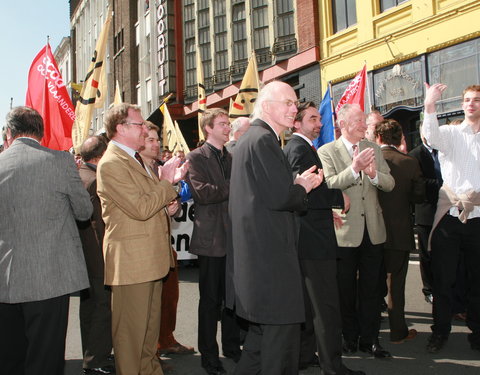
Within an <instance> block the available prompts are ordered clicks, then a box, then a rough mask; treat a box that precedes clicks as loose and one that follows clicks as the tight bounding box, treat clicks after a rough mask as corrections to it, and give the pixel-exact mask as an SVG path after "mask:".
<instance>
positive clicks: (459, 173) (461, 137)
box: [422, 83, 480, 353]
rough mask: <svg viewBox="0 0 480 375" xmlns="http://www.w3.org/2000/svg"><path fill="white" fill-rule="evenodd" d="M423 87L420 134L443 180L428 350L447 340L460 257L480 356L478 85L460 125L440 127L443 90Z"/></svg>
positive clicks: (467, 94)
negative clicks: (432, 151)
mask: <svg viewBox="0 0 480 375" xmlns="http://www.w3.org/2000/svg"><path fill="white" fill-rule="evenodd" d="M425 87H426V95H425V103H424V105H425V118H424V122H423V128H422V132H423V135H424V136H425V138H426V140H427V141H428V143H429V144H430V145H431V146H432V147H433V148H435V149H437V150H438V151H439V160H440V168H441V172H442V177H443V186H442V187H441V189H440V192H439V198H438V205H437V212H436V214H435V220H434V223H433V229H432V234H431V242H430V246H431V250H432V253H431V254H432V274H433V283H434V290H433V320H434V324H433V326H432V331H433V333H432V335H431V336H430V339H429V342H428V345H427V350H428V351H429V352H430V353H436V352H438V351H439V350H440V349H442V347H443V346H444V345H445V342H446V341H447V339H448V335H449V333H450V330H451V318H452V291H453V286H454V284H455V280H456V272H457V264H458V261H459V257H460V255H461V253H462V252H463V253H464V255H465V263H466V266H467V274H468V278H469V279H468V285H469V298H468V306H467V326H468V327H469V328H470V329H471V330H472V333H471V334H470V335H469V337H468V339H469V341H470V345H471V347H472V349H474V350H480V273H479V272H478V270H479V269H480V168H479V162H480V133H479V130H480V85H474V86H468V87H467V88H466V89H465V90H464V92H463V104H462V108H463V110H464V112H465V120H464V121H463V123H462V124H461V125H458V126H441V127H440V126H439V125H438V120H437V116H436V112H435V104H436V102H437V101H438V100H439V99H440V97H441V95H442V93H443V91H445V89H446V88H447V86H445V85H443V84H440V83H437V84H434V85H432V86H430V85H428V84H425Z"/></svg>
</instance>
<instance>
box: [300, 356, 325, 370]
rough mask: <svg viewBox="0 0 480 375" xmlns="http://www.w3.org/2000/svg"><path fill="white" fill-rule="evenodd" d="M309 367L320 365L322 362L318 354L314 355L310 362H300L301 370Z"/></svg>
mask: <svg viewBox="0 0 480 375" xmlns="http://www.w3.org/2000/svg"><path fill="white" fill-rule="evenodd" d="M309 367H320V362H319V359H318V356H317V355H316V354H314V355H313V357H312V359H311V360H310V361H309V362H303V363H300V365H299V366H298V369H299V370H306V369H307V368H309Z"/></svg>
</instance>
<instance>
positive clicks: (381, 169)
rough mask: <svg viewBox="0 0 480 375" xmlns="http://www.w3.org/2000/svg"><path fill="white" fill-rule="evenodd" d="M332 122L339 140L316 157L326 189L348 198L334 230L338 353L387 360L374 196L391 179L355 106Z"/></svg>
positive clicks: (381, 227)
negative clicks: (339, 334)
mask: <svg viewBox="0 0 480 375" xmlns="http://www.w3.org/2000/svg"><path fill="white" fill-rule="evenodd" d="M337 122H338V126H339V127H340V130H341V132H342V136H341V137H340V138H339V139H337V140H336V141H334V142H332V143H328V144H326V145H324V146H322V147H321V148H320V149H319V151H318V154H319V156H320V159H321V161H322V164H323V172H324V176H325V180H326V181H327V184H328V187H329V188H331V189H341V190H342V191H343V192H344V193H345V194H347V195H348V196H349V197H350V210H349V211H348V212H347V213H345V214H341V216H342V219H343V222H344V224H343V226H342V227H340V228H336V230H335V231H336V235H337V242H338V246H339V248H338V254H337V259H338V262H337V270H338V271H337V281H338V288H339V294H340V311H341V314H342V332H343V338H344V348H343V350H344V353H345V354H352V353H354V352H356V351H357V349H358V348H359V349H360V350H361V351H363V352H366V353H369V354H370V355H373V356H374V357H375V358H385V357H390V353H389V352H387V351H386V350H383V348H382V347H381V346H380V345H379V343H378V340H377V336H378V330H379V324H380V322H379V319H380V300H381V297H380V290H379V289H380V288H379V286H380V275H381V268H382V261H383V256H382V244H383V243H384V242H385V239H386V233H385V224H384V222H383V216H382V210H381V208H380V205H379V203H378V198H377V192H378V190H382V191H391V190H392V189H393V187H394V185H395V181H394V179H393V177H392V176H391V175H390V173H389V172H390V169H389V167H388V165H387V163H386V162H385V160H384V158H383V156H382V152H381V150H380V147H379V146H377V145H376V144H375V143H372V142H369V141H367V140H365V139H364V138H365V131H366V130H367V124H366V122H365V114H364V113H363V111H362V110H361V109H360V107H359V106H358V105H351V104H346V105H344V106H343V107H342V108H341V109H340V111H339V112H338V114H337ZM357 274H358V275H359V276H358V279H357Z"/></svg>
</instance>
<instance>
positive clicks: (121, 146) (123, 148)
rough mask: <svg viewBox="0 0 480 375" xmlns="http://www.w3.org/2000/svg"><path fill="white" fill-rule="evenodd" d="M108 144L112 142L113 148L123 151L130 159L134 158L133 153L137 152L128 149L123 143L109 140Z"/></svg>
mask: <svg viewBox="0 0 480 375" xmlns="http://www.w3.org/2000/svg"><path fill="white" fill-rule="evenodd" d="M110 142H112V143H113V144H114V145H115V146H117V147H119V148H121V149H122V150H123V151H125V152H126V153H127V154H128V155H130V156H131V157H132V158H135V153H136V152H137V151H135V150H134V149H133V148H130V147H128V146H125V145H124V144H123V143H120V142H118V141H115V140H113V139H112V140H111V141H110Z"/></svg>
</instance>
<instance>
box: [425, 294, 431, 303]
mask: <svg viewBox="0 0 480 375" xmlns="http://www.w3.org/2000/svg"><path fill="white" fill-rule="evenodd" d="M425 301H426V302H427V303H429V304H430V305H432V304H433V295H431V294H425Z"/></svg>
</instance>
